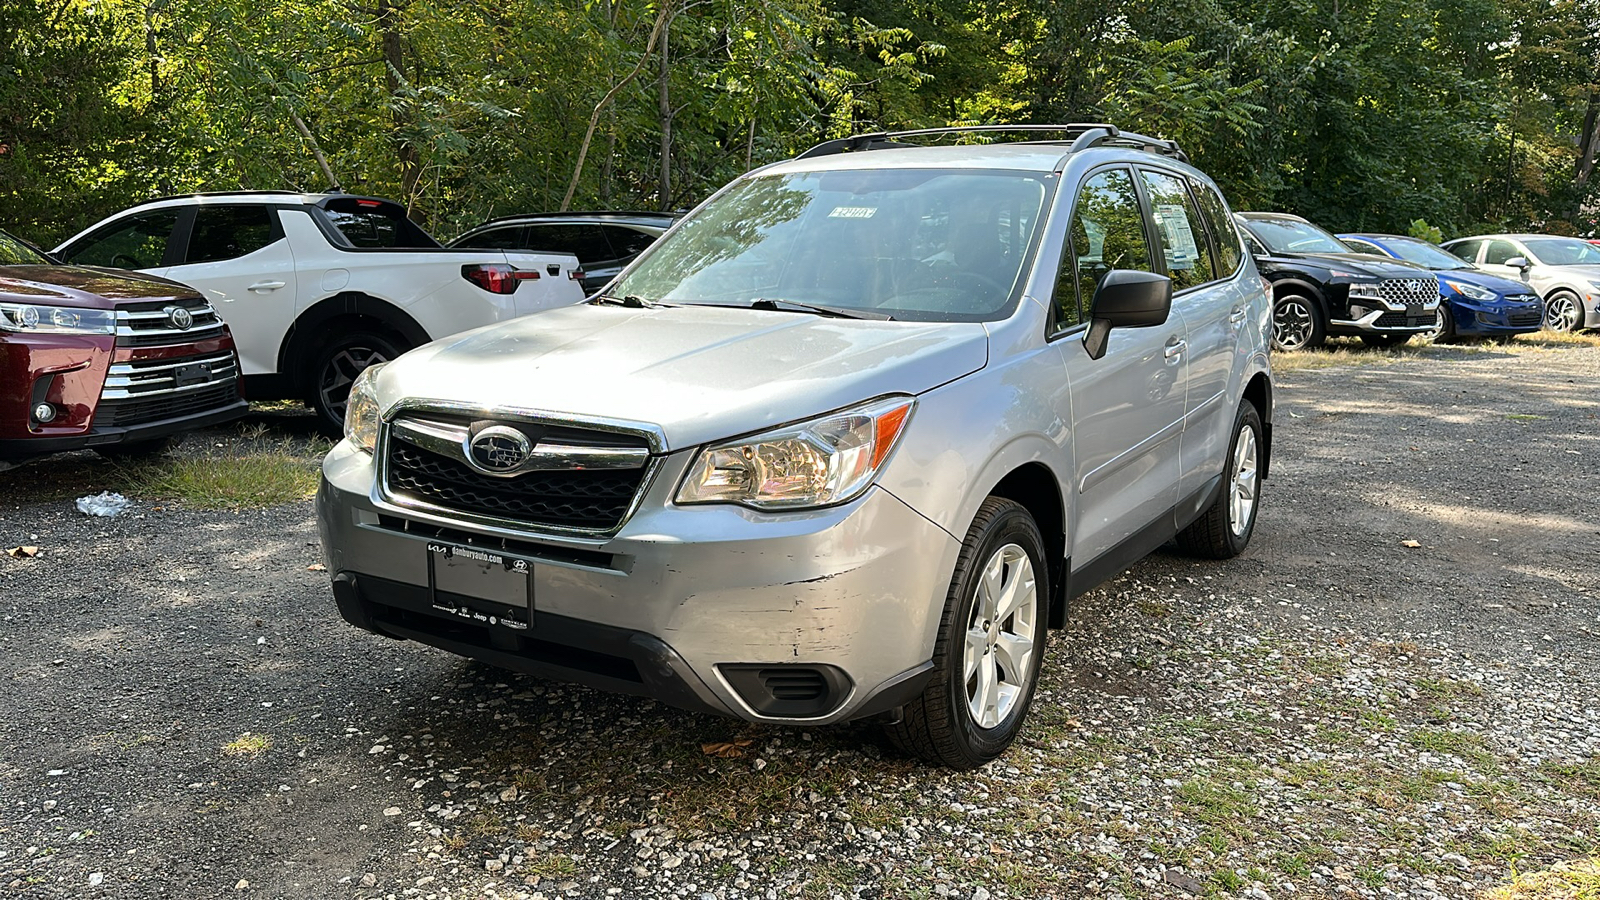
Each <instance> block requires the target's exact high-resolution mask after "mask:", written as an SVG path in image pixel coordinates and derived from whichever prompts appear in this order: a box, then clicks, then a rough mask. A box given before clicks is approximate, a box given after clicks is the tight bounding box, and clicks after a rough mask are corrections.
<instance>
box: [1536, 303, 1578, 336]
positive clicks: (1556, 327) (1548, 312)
mask: <svg viewBox="0 0 1600 900" xmlns="http://www.w3.org/2000/svg"><path fill="white" fill-rule="evenodd" d="M1581 315H1583V310H1582V308H1581V307H1579V306H1578V301H1576V300H1574V299H1573V298H1572V297H1570V296H1569V295H1567V294H1556V295H1555V296H1554V297H1551V298H1550V302H1549V303H1548V304H1547V305H1546V306H1545V313H1544V327H1546V328H1548V329H1550V330H1551V331H1577V330H1578V317H1579V316H1581Z"/></svg>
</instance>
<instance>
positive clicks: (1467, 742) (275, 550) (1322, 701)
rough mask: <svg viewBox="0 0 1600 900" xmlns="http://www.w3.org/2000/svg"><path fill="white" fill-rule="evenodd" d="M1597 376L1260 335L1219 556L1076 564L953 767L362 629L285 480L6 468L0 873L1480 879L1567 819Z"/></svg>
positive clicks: (1579, 362)
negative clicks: (1014, 711)
mask: <svg viewBox="0 0 1600 900" xmlns="http://www.w3.org/2000/svg"><path fill="white" fill-rule="evenodd" d="M1597 384H1600V348H1593V347H1589V348H1578V349H1523V348H1519V350H1518V352H1516V353H1509V352H1505V351H1502V350H1498V349H1473V350H1462V349H1456V348H1437V349H1433V350H1429V351H1427V352H1425V353H1422V354H1419V355H1415V356H1412V357H1409V358H1405V359H1396V360H1395V361H1393V362H1380V363H1376V364H1366V365H1361V366H1356V367H1339V368H1327V369H1318V370H1305V371H1296V372H1289V373H1285V374H1283V375H1282V376H1281V377H1280V380H1279V389H1278V398H1277V399H1278V403H1277V435H1276V436H1277V442H1276V446H1275V451H1276V455H1275V458H1274V460H1273V477H1272V479H1271V480H1270V481H1269V482H1268V483H1267V489H1266V490H1267V492H1266V499H1265V506H1264V508H1263V511H1262V514H1261V519H1260V523H1259V525H1258V528H1257V532H1256V537H1255V543H1254V544H1253V545H1252V546H1251V548H1250V550H1249V552H1248V553H1246V554H1245V555H1244V556H1243V557H1242V558H1240V559H1238V560H1234V561H1231V562H1227V563H1199V562H1196V561H1193V560H1189V559H1185V558H1183V557H1180V556H1177V555H1175V554H1169V553H1166V552H1161V553H1157V554H1156V555H1155V556H1153V557H1151V558H1150V559H1148V560H1146V561H1145V562H1143V563H1141V564H1140V565H1138V566H1137V567H1135V568H1134V569H1133V570H1132V571H1130V572H1128V573H1126V574H1124V575H1123V576H1121V577H1119V578H1118V579H1116V580H1114V581H1112V582H1111V583H1109V584H1107V585H1105V586H1104V587H1102V588H1101V589H1099V590H1097V591H1095V592H1093V593H1092V594H1090V595H1088V596H1086V597H1085V598H1083V599H1082V600H1081V601H1080V602H1079V603H1078V604H1077V606H1076V608H1075V609H1074V612H1073V615H1072V620H1071V623H1070V628H1069V629H1068V630H1066V631H1065V632H1060V633H1058V634H1057V635H1056V636H1055V637H1054V639H1053V643H1052V645H1051V647H1050V650H1049V656H1048V657H1047V658H1046V663H1045V681H1044V685H1043V688H1042V690H1041V692H1040V694H1039V696H1038V699H1037V701H1036V702H1035V705H1034V709H1033V718H1032V721H1031V723H1030V727H1029V729H1028V730H1027V731H1026V733H1025V735H1024V739H1023V740H1022V741H1021V742H1020V743H1019V744H1018V746H1017V747H1016V748H1015V749H1014V750H1012V751H1011V752H1010V753H1009V754H1007V755H1006V756H1005V757H1003V758H1002V759H1000V760H998V761H997V762H995V763H993V764H991V765H990V766H988V767H987V768H986V769H984V770H981V771H979V772H976V773H968V774H953V773H948V772H942V771H933V770H928V769H925V768H921V767H919V766H916V765H913V764H911V763H910V762H908V761H906V760H904V759H901V758H899V757H898V756H896V755H895V753H894V752H893V751H892V750H890V749H889V748H888V747H887V745H886V744H885V743H884V742H883V741H882V740H881V739H880V738H879V736H878V734H877V732H876V730H875V729H873V728H871V727H866V726H846V727H841V728H834V729H827V730H821V731H815V732H805V731H797V730H784V729H771V728H755V727H750V726H746V725H742V724H740V723H735V722H730V721H725V720H719V719H715V718H711V717H703V716H694V715H690V714H687V713H681V712H678V711H676V710H672V709H668V708H664V707H661V706H658V705H655V704H653V703H650V702H648V701H642V700H637V699H633V698H627V697H617V696H610V695H603V694H599V693H595V692H592V691H589V690H586V689H582V688H577V687H571V686H566V685H559V684H551V683H546V682H541V681H538V680H536V679H532V678H526V677H522V676H516V675H512V674H509V673H503V672H499V671H497V670H494V669H491V668H488V667H484V666H481V665H477V664H474V663H469V662H465V661H462V660H459V659H456V658H453V657H450V656H448V655H445V654H443V653H440V652H436V651H433V650H429V649H426V648H422V647H418V646H415V645H409V644H404V643H398V642H392V641H387V640H384V639H381V638H377V637H373V636H371V635H366V634H363V633H361V632H358V631H355V630H354V629H352V628H349V627H347V626H345V625H344V624H343V623H342V622H341V621H340V620H339V619H338V617H337V615H336V613H335V612H334V609H333V606H332V603H331V601H330V597H329V593H328V590H327V584H326V575H325V574H322V573H319V572H316V571H313V570H312V568H311V567H313V566H314V565H315V563H316V562H317V559H318V552H317V547H316V532H315V528H314V524H313V522H312V518H311V507H310V504H309V503H299V504H293V505H289V506H281V507H275V508H271V509H266V510H252V511H239V512H229V511H223V512H201V511H195V510H187V509H184V508H181V507H180V506H173V505H163V504H162V503H161V502H159V501H158V500H153V499H144V500H142V501H141V502H140V503H139V504H138V505H137V507H136V508H135V509H134V510H133V511H131V512H130V513H129V514H128V515H127V516H125V517H123V518H119V519H115V520H90V519H87V518H85V517H83V516H81V515H79V514H78V513H77V512H76V511H74V510H72V509H71V504H70V497H72V496H76V495H78V494H81V493H87V492H88V490H89V489H90V488H92V489H94V490H99V489H101V488H103V487H110V488H113V489H115V487H116V483H115V475H114V473H107V472H106V470H105V469H103V468H101V467H99V466H98V465H97V464H96V463H94V462H92V460H91V459H90V458H79V457H63V458H59V459H56V460H52V461H47V462H42V463H39V464H35V465H33V466H30V467H27V468H25V469H22V470H19V471H17V472H12V473H9V474H5V475H0V548H4V547H10V546H14V545H18V544H38V545H40V546H42V547H43V548H44V555H42V556H41V557H40V558H38V559H14V558H10V557H6V556H0V619H3V621H0V679H3V682H0V688H3V690H4V697H3V698H0V895H6V896H19V897H74V898H76V897H100V896H104V897H118V898H155V897H179V898H192V897H222V896H239V897H250V896H254V897H307V898H324V897H352V898H409V897H416V898H443V897H486V898H494V897H507V898H509V897H547V898H555V897H581V898H609V897H622V898H634V897H640V898H651V897H687V898H692V900H704V898H713V900H724V898H745V897H748V898H780V897H794V896H799V897H816V898H833V897H850V898H853V897H878V898H901V897H960V898H963V900H968V898H971V900H983V898H1003V897H1014V898H1022V897H1094V896H1104V897H1116V896H1122V897H1139V896H1151V895H1165V896H1174V897H1176V896H1183V895H1187V894H1196V895H1211V896H1230V897H1255V898H1260V897H1274V898H1278V897H1287V896H1296V895H1303V896H1313V897H1323V896H1328V897H1337V896H1353V897H1415V898H1433V897H1451V898H1456V897H1472V896H1475V895H1477V894H1479V893H1480V892H1481V891H1483V890H1484V889H1486V888H1488V887H1490V886H1493V885H1495V884H1497V883H1499V882H1501V881H1503V880H1504V879H1505V878H1506V877H1507V876H1508V875H1509V874H1510V873H1511V872H1512V871H1513V870H1516V871H1527V870H1530V869H1537V868H1541V867H1544V866H1547V865H1550V864H1552V863H1555V862H1557V861H1560V860H1568V859H1576V858H1582V857H1586V856H1592V855H1595V854H1596V853H1600V678H1597V675H1600V650H1597V643H1596V633H1597V631H1600V537H1597V536H1600V511H1597V510H1596V506H1595V497H1596V496H1597V494H1600V490H1597V489H1600V465H1597V463H1596V459H1597V456H1600V419H1597V415H1600V397H1597V395H1596V392H1595V391H1596V389H1595V385H1597ZM235 439H237V438H235V437H231V436H230V435H229V434H227V433H218V434H216V435H212V436H210V441H208V442H199V443H198V447H199V449H198V450H197V449H195V448H194V447H193V446H192V447H191V449H190V452H203V451H204V449H205V448H206V447H208V446H211V445H212V444H216V443H223V444H225V443H226V442H228V441H230V440H235ZM102 480H104V482H105V483H102ZM1408 541H1414V542H1416V543H1417V544H1418V546H1415V547H1412V546H1409V545H1408V544H1407V543H1406V542H1408ZM708 751H709V752H708Z"/></svg>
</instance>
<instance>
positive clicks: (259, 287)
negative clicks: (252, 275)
mask: <svg viewBox="0 0 1600 900" xmlns="http://www.w3.org/2000/svg"><path fill="white" fill-rule="evenodd" d="M284 284H285V282H282V281H258V282H256V283H255V284H252V285H250V287H249V290H252V291H275V290H277V289H278V288H281V287H283V286H284Z"/></svg>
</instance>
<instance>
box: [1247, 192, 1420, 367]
mask: <svg viewBox="0 0 1600 900" xmlns="http://www.w3.org/2000/svg"><path fill="white" fill-rule="evenodd" d="M1234 218H1235V219H1236V220H1238V222H1239V224H1240V225H1241V226H1243V228H1244V236H1245V244H1246V246H1248V247H1249V248H1250V252H1251V254H1252V255H1254V256H1255V258H1256V266H1257V268H1259V269H1260V270H1261V274H1262V275H1263V276H1264V277H1265V278H1266V279H1267V280H1268V281H1270V282H1271V283H1272V346H1273V347H1274V348H1275V349H1278V350H1303V349H1306V348H1308V347H1317V346H1320V345H1321V344H1322V342H1323V341H1324V340H1325V339H1326V338H1328V337H1329V336H1331V335H1336V334H1351V335H1356V336H1358V337H1360V338H1361V340H1362V341H1363V342H1365V343H1366V344H1368V345H1369V346H1374V347H1387V346H1392V345H1395V344H1403V343H1405V342H1406V341H1408V340H1410V339H1411V336H1412V335H1415V334H1423V333H1425V332H1427V331H1429V330H1431V329H1432V328H1433V327H1434V320H1435V318H1436V317H1437V315H1438V310H1439V279H1438V278H1436V277H1435V276H1434V275H1433V273H1432V272H1429V271H1428V270H1427V269H1424V268H1422V267H1421V266H1416V265H1412V264H1411V263H1407V262H1401V261H1400V260H1395V259H1384V258H1380V257H1376V256H1370V255H1368V254H1364V253H1356V252H1355V251H1353V250H1351V249H1350V248H1349V247H1348V246H1346V245H1345V244H1344V243H1343V242H1341V241H1340V240H1339V239H1338V238H1336V237H1334V236H1333V235H1332V234H1329V233H1328V232H1326V231H1323V230H1322V229H1321V228H1318V227H1317V226H1315V225H1313V224H1311V223H1310V222H1307V221H1306V220H1305V219H1302V218H1300V217H1299V216H1291V215H1288V214H1286V213H1259V212H1247V213H1237V214H1236V215H1235V216H1234Z"/></svg>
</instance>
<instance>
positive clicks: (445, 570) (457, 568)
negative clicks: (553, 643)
mask: <svg viewBox="0 0 1600 900" xmlns="http://www.w3.org/2000/svg"><path fill="white" fill-rule="evenodd" d="M426 552H427V555H428V598H429V601H430V602H431V603H432V604H433V608H434V609H435V610H436V611H439V612H446V613H450V614H451V615H455V616H459V617H461V618H464V619H472V620H473V621H476V622H481V623H483V624H486V625H493V626H501V627H505V628H512V629H516V630H519V631H521V630H526V629H528V628H531V627H533V561H532V560H529V559H524V558H522V557H519V556H514V555H512V554H509V553H502V552H500V551H498V550H489V549H485V548H483V547H474V546H471V545H468V544H454V543H450V542H448V541H429V542H428V544H427V550H426Z"/></svg>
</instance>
